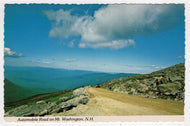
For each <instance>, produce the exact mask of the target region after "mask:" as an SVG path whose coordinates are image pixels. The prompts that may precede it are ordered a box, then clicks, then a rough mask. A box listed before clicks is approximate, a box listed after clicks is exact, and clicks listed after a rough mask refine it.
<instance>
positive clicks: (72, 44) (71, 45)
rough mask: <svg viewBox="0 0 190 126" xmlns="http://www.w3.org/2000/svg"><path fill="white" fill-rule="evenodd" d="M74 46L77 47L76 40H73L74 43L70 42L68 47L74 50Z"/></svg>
mask: <svg viewBox="0 0 190 126" xmlns="http://www.w3.org/2000/svg"><path fill="white" fill-rule="evenodd" d="M74 46H75V44H74V40H73V41H71V42H69V44H68V47H71V48H73V47H74Z"/></svg>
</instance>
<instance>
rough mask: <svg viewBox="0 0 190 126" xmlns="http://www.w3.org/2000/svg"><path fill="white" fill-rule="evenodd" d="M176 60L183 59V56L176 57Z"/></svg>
mask: <svg viewBox="0 0 190 126" xmlns="http://www.w3.org/2000/svg"><path fill="white" fill-rule="evenodd" d="M176 58H177V59H181V58H184V56H178V57H176Z"/></svg>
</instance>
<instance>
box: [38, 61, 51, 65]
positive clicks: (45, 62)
mask: <svg viewBox="0 0 190 126" xmlns="http://www.w3.org/2000/svg"><path fill="white" fill-rule="evenodd" d="M40 63H44V64H50V63H51V62H48V61H42V62H40Z"/></svg>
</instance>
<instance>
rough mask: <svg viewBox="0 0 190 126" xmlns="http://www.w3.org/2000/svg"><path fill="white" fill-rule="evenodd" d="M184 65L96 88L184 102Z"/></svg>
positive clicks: (106, 83) (109, 82)
mask: <svg viewBox="0 0 190 126" xmlns="http://www.w3.org/2000/svg"><path fill="white" fill-rule="evenodd" d="M184 78H185V67H184V63H181V64H177V65H174V66H171V67H169V68H166V69H163V70H160V71H156V72H153V73H150V74H144V75H136V76H130V77H125V78H120V79H114V80H110V81H107V82H105V83H102V84H99V85H97V86H96V87H100V88H106V89H109V90H111V91H114V92H122V93H126V94H132V95H138V96H143V97H147V98H162V99H172V100H180V101H183V100H184V86H185V83H184V81H185V79H184Z"/></svg>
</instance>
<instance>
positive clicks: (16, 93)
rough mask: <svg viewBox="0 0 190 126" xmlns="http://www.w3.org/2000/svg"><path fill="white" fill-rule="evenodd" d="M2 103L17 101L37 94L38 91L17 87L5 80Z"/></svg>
mask: <svg viewBox="0 0 190 126" xmlns="http://www.w3.org/2000/svg"><path fill="white" fill-rule="evenodd" d="M4 83H5V85H4V90H5V92H4V94H5V95H4V99H5V100H4V102H5V103H7V102H13V101H18V100H21V99H23V98H27V97H30V96H33V95H36V94H38V93H39V92H38V91H35V90H32V89H29V88H24V87H21V86H18V85H16V84H14V83H12V82H11V81H9V80H7V79H6V78H5V80H4Z"/></svg>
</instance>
